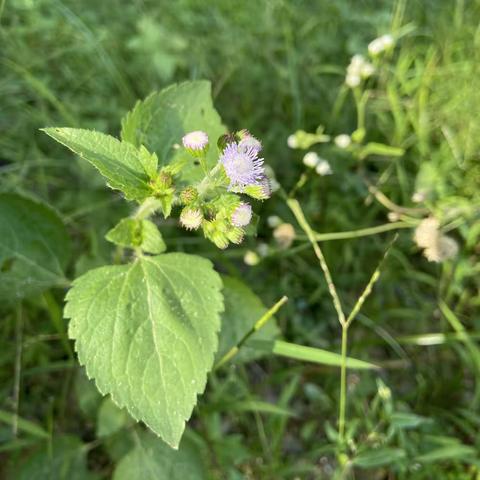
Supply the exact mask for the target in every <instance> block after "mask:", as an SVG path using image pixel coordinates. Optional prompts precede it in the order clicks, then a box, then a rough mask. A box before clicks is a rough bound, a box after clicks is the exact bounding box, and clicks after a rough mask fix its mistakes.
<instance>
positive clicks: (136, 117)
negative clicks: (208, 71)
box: [121, 80, 226, 182]
mask: <svg viewBox="0 0 480 480" xmlns="http://www.w3.org/2000/svg"><path fill="white" fill-rule="evenodd" d="M193 130H203V131H205V132H207V134H208V136H209V138H210V149H209V151H208V154H207V166H208V167H210V168H211V167H213V166H214V165H215V164H216V163H217V161H218V150H217V148H216V147H215V142H216V141H217V138H218V137H219V136H220V135H222V134H223V133H225V131H226V129H225V127H224V126H223V124H222V121H221V119H220V116H219V115H218V113H217V111H216V110H215V108H214V106H213V103H212V95H211V85H210V82H208V81H204V80H202V81H192V82H184V83H180V84H175V85H171V86H170V87H167V88H165V89H164V90H162V91H160V92H157V93H153V94H152V95H150V96H149V97H147V98H146V99H145V100H143V101H140V102H137V104H136V105H135V107H134V108H133V110H132V111H131V112H129V113H128V114H127V115H126V116H125V117H124V119H123V120H122V135H121V136H122V139H123V140H124V141H126V142H130V143H132V144H133V145H135V146H137V147H140V145H145V147H147V149H148V150H149V151H150V152H156V153H157V155H158V158H159V161H160V164H161V165H165V164H167V163H170V162H177V161H182V159H183V160H185V155H187V157H188V158H187V164H186V166H185V167H184V168H183V169H182V172H181V176H182V179H183V180H184V181H186V182H193V181H198V180H200V179H201V178H202V177H203V172H202V170H201V168H200V166H199V165H196V164H195V163H194V159H193V158H190V156H189V155H188V154H186V153H185V151H184V150H183V149H180V150H175V149H174V148H173V147H174V145H175V144H181V140H182V137H183V135H185V133H188V132H191V131H193Z"/></svg>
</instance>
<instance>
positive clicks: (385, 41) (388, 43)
mask: <svg viewBox="0 0 480 480" xmlns="http://www.w3.org/2000/svg"><path fill="white" fill-rule="evenodd" d="M394 45H395V40H394V38H393V37H392V36H391V35H390V34H389V33H387V34H385V35H382V36H381V37H378V38H376V39H375V40H372V41H371V42H370V43H369V44H368V53H369V54H370V55H371V56H372V57H376V56H377V55H380V54H381V53H383V52H386V51H388V50H391V48H392V47H393V46H394Z"/></svg>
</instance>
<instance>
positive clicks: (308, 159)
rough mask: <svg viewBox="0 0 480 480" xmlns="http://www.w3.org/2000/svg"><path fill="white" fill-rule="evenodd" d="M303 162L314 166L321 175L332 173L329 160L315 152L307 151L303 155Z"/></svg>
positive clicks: (310, 166)
mask: <svg viewBox="0 0 480 480" xmlns="http://www.w3.org/2000/svg"><path fill="white" fill-rule="evenodd" d="M303 163H304V165H305V166H307V167H309V168H314V169H315V171H316V172H317V173H318V174H319V175H320V176H322V177H323V176H325V175H331V174H332V173H333V172H332V167H330V164H329V163H328V161H327V160H325V159H324V158H321V157H319V156H318V154H317V153H315V152H307V153H306V154H305V156H304V157H303Z"/></svg>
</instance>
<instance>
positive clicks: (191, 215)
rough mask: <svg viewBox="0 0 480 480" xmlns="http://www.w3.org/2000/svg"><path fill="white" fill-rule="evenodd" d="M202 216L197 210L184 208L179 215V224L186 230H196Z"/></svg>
mask: <svg viewBox="0 0 480 480" xmlns="http://www.w3.org/2000/svg"><path fill="white" fill-rule="evenodd" d="M202 221H203V214H202V212H201V211H200V210H199V209H193V208H188V207H187V208H184V209H183V210H182V213H181V214H180V223H181V224H182V226H183V227H185V228H186V229H187V230H197V229H198V227H200V225H201V224H202Z"/></svg>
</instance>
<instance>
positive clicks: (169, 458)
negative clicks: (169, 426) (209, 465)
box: [113, 433, 208, 480]
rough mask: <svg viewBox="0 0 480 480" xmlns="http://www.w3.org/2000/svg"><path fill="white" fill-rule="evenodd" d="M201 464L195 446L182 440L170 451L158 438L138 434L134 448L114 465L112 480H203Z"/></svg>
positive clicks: (204, 471)
mask: <svg viewBox="0 0 480 480" xmlns="http://www.w3.org/2000/svg"><path fill="white" fill-rule="evenodd" d="M207 478H208V476H207V472H206V469H205V465H204V464H203V461H202V458H201V456H200V455H199V453H198V449H197V448H196V445H195V444H194V443H193V442H192V441H190V440H189V439H188V438H184V439H183V440H182V443H181V445H180V448H179V449H178V450H172V449H171V448H170V447H169V446H168V445H166V444H165V443H163V442H162V441H161V440H160V439H159V438H158V437H155V436H154V435H152V434H149V433H145V434H143V435H138V441H137V442H136V447H135V448H134V449H133V450H132V451H131V452H130V453H128V454H127V455H126V456H125V457H124V458H123V459H122V460H121V461H120V462H119V464H118V465H117V468H116V469H115V472H114V474H113V480H206V479H207Z"/></svg>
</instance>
